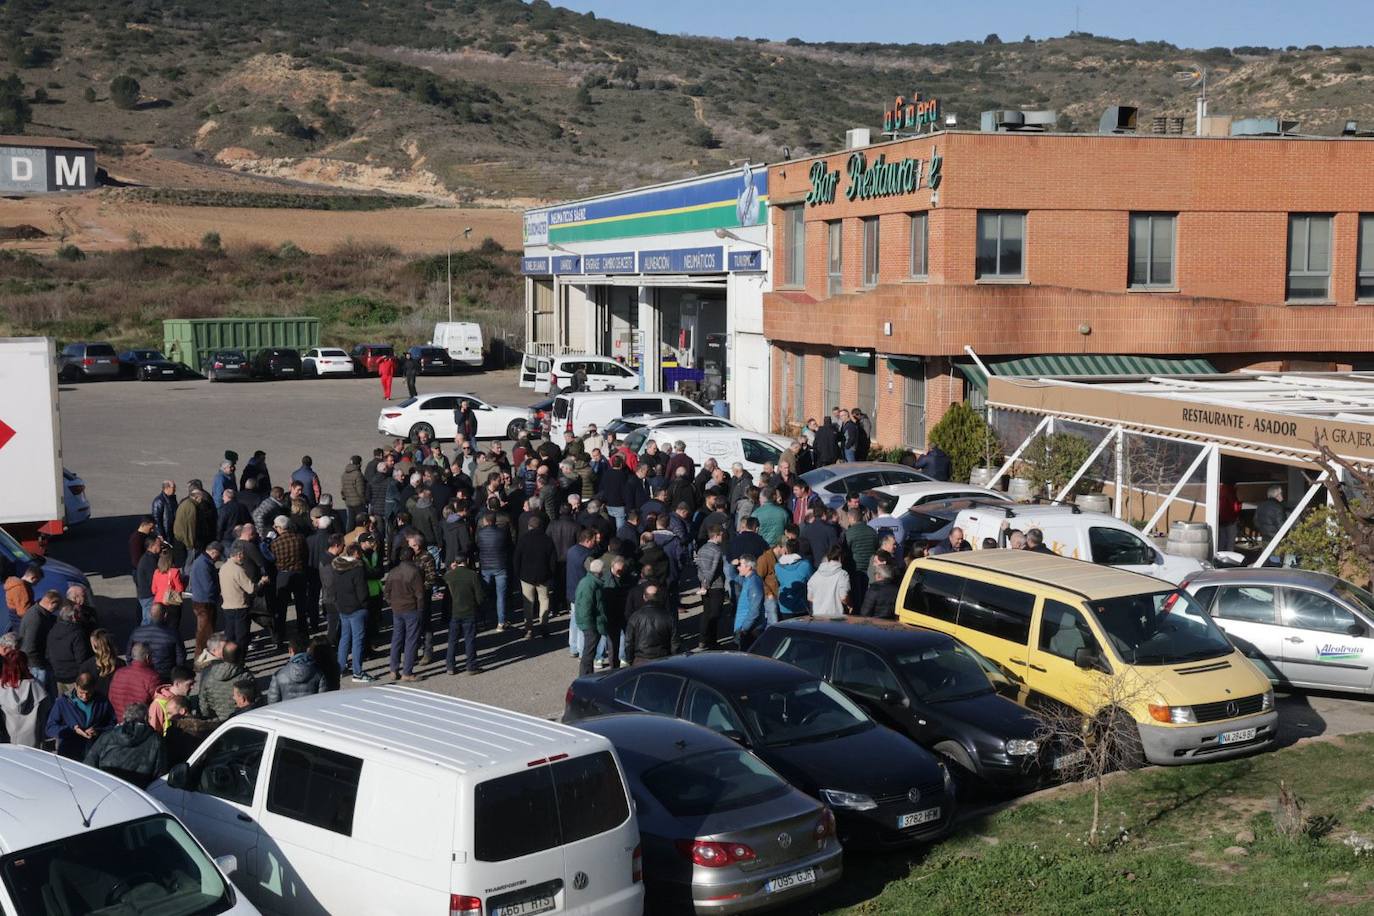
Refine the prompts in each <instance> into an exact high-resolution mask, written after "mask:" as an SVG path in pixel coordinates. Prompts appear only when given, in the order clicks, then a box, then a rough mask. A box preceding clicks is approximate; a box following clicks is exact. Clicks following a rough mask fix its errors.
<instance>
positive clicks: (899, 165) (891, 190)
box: [806, 149, 944, 207]
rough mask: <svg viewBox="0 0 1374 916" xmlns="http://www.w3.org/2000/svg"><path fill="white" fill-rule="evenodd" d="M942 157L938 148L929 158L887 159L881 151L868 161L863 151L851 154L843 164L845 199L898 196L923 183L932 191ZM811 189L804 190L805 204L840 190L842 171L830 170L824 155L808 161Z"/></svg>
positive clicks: (830, 198) (818, 202)
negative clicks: (892, 160)
mask: <svg viewBox="0 0 1374 916" xmlns="http://www.w3.org/2000/svg"><path fill="white" fill-rule="evenodd" d="M943 164H944V160H943V159H942V158H941V156H940V151H939V150H938V149H936V150H932V151H931V156H930V159H929V160H926V161H925V162H922V160H920V159H914V158H906V159H899V160H896V161H894V162H888V161H887V153H880V154H879V155H878V158H877V159H875V160H873V162H872V163H871V164H870V163H869V161H868V156H867V154H865V153H862V152H857V153H854V154H853V155H851V156H850V157H849V159H848V161H847V162H845V166H844V175H843V177H844V178H845V186H844V198H845V200H850V201H853V200H871V199H874V198H878V197H898V196H900V195H902V194H911V193H913V192H915V191H917V190H919V189H920V188H922V187H927V188H930V189H931V190H932V191H934V190H936V189H937V188H939V187H940V181H941V178H942V175H941V169H942V167H943ZM807 177H808V178H809V179H810V181H811V190H810V191H808V192H807V193H806V205H807V206H808V207H814V206H818V205H822V204H833V203H834V202H835V195H836V194H837V193H838V191H839V186H840V178H841V174H840V173H839V172H832V171H830V165H829V163H827V162H826V160H824V159H818V160H816V161H815V162H813V163H811V171H810V173H808V176H807Z"/></svg>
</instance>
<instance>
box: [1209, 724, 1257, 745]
mask: <svg viewBox="0 0 1374 916" xmlns="http://www.w3.org/2000/svg"><path fill="white" fill-rule="evenodd" d="M1257 734H1259V729H1257V728H1242V729H1238V730H1236V731H1233V732H1222V733H1221V734H1220V735H1218V736H1217V744H1243V743H1244V742H1246V741H1254V740H1255V735H1257Z"/></svg>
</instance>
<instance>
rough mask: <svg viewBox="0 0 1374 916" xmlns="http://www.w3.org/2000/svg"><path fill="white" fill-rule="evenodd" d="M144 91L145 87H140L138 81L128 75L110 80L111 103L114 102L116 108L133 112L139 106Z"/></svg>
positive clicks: (124, 74)
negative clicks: (139, 99)
mask: <svg viewBox="0 0 1374 916" xmlns="http://www.w3.org/2000/svg"><path fill="white" fill-rule="evenodd" d="M142 90H143V87H141V86H139V84H138V80H136V79H134V78H133V77H132V76H130V75H129V74H127V73H121V74H120V75H119V76H116V77H115V78H114V79H112V80H110V101H112V102H114V104H115V107H116V108H122V109H124V110H125V111H129V110H132V109H133V108H135V107H137V106H138V98H139V95H140V94H141V93H142Z"/></svg>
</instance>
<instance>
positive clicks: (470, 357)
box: [430, 321, 482, 369]
mask: <svg viewBox="0 0 1374 916" xmlns="http://www.w3.org/2000/svg"><path fill="white" fill-rule="evenodd" d="M430 343H432V344H434V346H436V347H439V348H441V349H444V350H447V351H448V358H449V359H451V360H453V364H454V365H455V366H466V367H468V368H469V369H481V368H482V328H481V326H479V325H478V324H477V323H476V322H472V321H441V322H439V323H438V324H436V325H435V326H434V339H433V340H432V341H430Z"/></svg>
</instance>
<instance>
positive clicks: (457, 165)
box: [0, 0, 1374, 204]
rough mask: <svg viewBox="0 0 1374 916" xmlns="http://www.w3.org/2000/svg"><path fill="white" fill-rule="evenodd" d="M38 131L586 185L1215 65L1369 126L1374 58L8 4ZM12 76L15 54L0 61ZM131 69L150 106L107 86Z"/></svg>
mask: <svg viewBox="0 0 1374 916" xmlns="http://www.w3.org/2000/svg"><path fill="white" fill-rule="evenodd" d="M0 23H3V26H4V28H3V32H0V34H3V35H5V36H8V38H7V42H8V44H7V48H6V50H7V56H8V62H9V66H10V67H13V68H15V69H16V70H17V72H18V74H19V77H20V78H21V79H22V80H23V82H24V84H25V90H24V91H25V92H26V93H27V94H28V95H29V96H30V97H32V96H34V94H35V93H37V94H38V97H37V98H35V99H34V104H33V105H32V108H33V121H32V123H31V124H30V125H29V126H28V128H27V129H28V132H29V133H34V134H58V135H63V136H74V137H82V138H86V139H90V140H93V141H97V142H99V143H100V144H101V146H102V149H103V152H104V155H105V157H106V158H109V157H111V156H113V155H118V154H147V153H149V152H151V153H152V154H153V155H163V154H164V153H165V151H168V150H174V151H177V152H176V155H178V156H180V157H182V158H186V159H189V160H190V161H193V162H194V161H200V162H204V163H218V164H221V165H230V166H233V167H234V168H236V169H239V170H244V171H248V172H252V173H254V174H258V175H264V176H276V177H282V178H289V179H297V180H304V181H311V182H317V183H322V184H328V185H333V186H337V187H347V188H383V189H386V190H390V191H395V192H399V193H407V194H417V195H420V196H423V197H427V198H431V199H437V200H447V201H450V202H458V203H462V202H474V203H488V202H491V203H497V202H503V203H517V204H518V203H522V202H525V201H532V200H547V199H556V198H561V197H568V196H574V195H585V194H589V193H595V192H599V191H605V190H610V189H613V188H620V187H625V186H629V185H634V184H637V183H644V182H650V181H655V180H661V179H666V178H670V177H676V176H680V175H683V174H687V173H692V172H703V171H708V170H712V169H717V168H723V167H725V166H726V165H727V164H728V163H729V162H731V161H738V160H741V159H745V158H748V159H752V160H754V161H771V160H776V159H779V158H781V156H782V151H783V147H784V146H787V147H790V148H791V149H792V150H793V151H794V153H795V152H796V151H809V152H817V151H820V150H823V149H828V148H834V147H836V146H838V145H839V143H840V141H841V139H842V137H843V132H844V130H845V129H846V128H848V127H853V126H864V125H867V126H871V127H874V128H876V127H878V126H879V123H880V120H881V118H880V112H881V111H882V109H883V107H884V106H885V105H886V104H888V103H889V102H890V100H891V98H892V97H893V96H894V95H896V94H898V93H906V92H910V91H912V90H913V89H918V90H920V91H922V92H924V93H925V94H927V95H928V96H929V95H933V96H938V97H940V98H941V99H942V100H943V101H944V104H945V111H946V113H952V114H955V115H957V117H958V118H959V123H960V124H961V125H962V126H975V125H976V124H977V115H978V112H979V111H981V110H982V109H985V108H993V107H1007V108H1015V107H1021V106H1027V107H1047V108H1050V107H1052V108H1057V109H1058V110H1059V112H1060V114H1061V119H1060V127H1061V129H1078V130H1081V129H1088V128H1090V127H1092V126H1093V125H1095V124H1096V121H1097V117H1098V115H1099V113H1100V112H1101V110H1102V109H1103V108H1104V107H1105V106H1106V105H1108V104H1131V105H1137V106H1139V107H1140V108H1141V111H1142V115H1143V116H1145V117H1147V118H1148V116H1150V115H1159V114H1171V115H1183V116H1187V117H1188V120H1189V124H1190V126H1191V120H1192V117H1191V116H1192V111H1193V96H1194V94H1195V90H1193V89H1191V88H1189V87H1188V86H1187V85H1186V84H1185V83H1184V82H1181V81H1179V80H1178V79H1177V78H1176V76H1175V74H1176V72H1177V71H1179V70H1182V69H1185V68H1189V67H1194V66H1205V67H1207V68H1208V69H1209V70H1210V73H1211V77H1210V87H1211V90H1212V95H1213V103H1212V110H1213V112H1214V113H1235V114H1244V115H1258V114H1283V115H1285V116H1290V117H1297V118H1299V119H1300V120H1301V124H1302V128H1303V129H1304V130H1305V131H1310V132H1333V131H1336V130H1338V129H1339V127H1340V125H1341V124H1342V123H1343V122H1344V121H1345V120H1346V119H1348V118H1355V119H1359V120H1362V121H1364V122H1367V124H1368V125H1374V94H1371V93H1370V91H1369V90H1370V87H1371V83H1370V80H1371V79H1374V50H1370V49H1321V48H1316V47H1314V48H1309V49H1297V48H1290V49H1286V50H1269V49H1262V48H1240V49H1234V50H1228V49H1224V48H1215V49H1210V50H1207V51H1194V50H1187V49H1180V48H1175V47H1173V46H1171V45H1168V44H1164V43H1159V42H1143V43H1141V42H1135V41H1131V40H1115V39H1107V38H1098V37H1093V36H1090V35H1084V34H1074V35H1071V36H1068V37H1064V38H1055V39H1048V40H1043V41H1017V40H1015V36H1005V37H1006V38H1007V39H1008V40H1006V41H1000V40H994V39H995V38H996V36H989V37H988V40H987V41H979V42H958V43H953V44H946V45H922V44H808V43H802V42H799V41H797V40H795V39H791V40H788V41H786V42H770V41H764V40H756V39H751V38H745V37H741V38H737V39H734V40H722V39H712V38H695V37H685V36H669V35H662V34H658V33H656V32H653V31H650V30H647V29H642V28H637V27H633V26H628V25H622V24H618V23H614V22H610V21H605V20H601V19H597V18H596V17H595V16H593V15H581V14H577V13H572V12H569V11H567V10H563V9H559V8H555V7H551V6H549V5H548V4H547V3H544V2H536V3H534V4H525V3H523V2H521V0H447V2H444V0H434V2H430V0H385V2H375V0H300V2H296V3H291V4H281V3H273V2H266V0H235V2H233V3H207V2H200V0H182V2H178V3H172V2H164V0H64V2H62V3H51V2H49V0H4V2H0ZM5 71H6V68H5V67H4V65H0V75H3V74H4V73H5ZM123 74H127V75H129V76H132V77H133V78H134V79H136V80H137V81H138V83H139V86H140V94H139V96H138V99H137V102H136V104H135V105H134V107H133V109H132V110H122V109H120V108H118V107H116V105H115V104H114V102H113V100H112V99H111V91H110V84H111V81H112V80H113V79H114V77H116V76H119V75H123Z"/></svg>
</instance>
